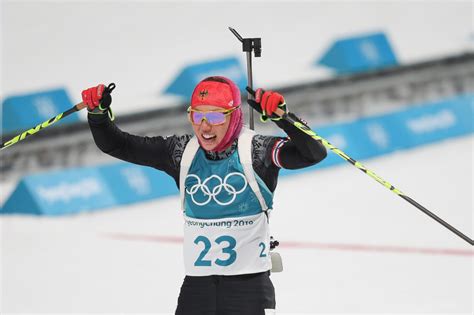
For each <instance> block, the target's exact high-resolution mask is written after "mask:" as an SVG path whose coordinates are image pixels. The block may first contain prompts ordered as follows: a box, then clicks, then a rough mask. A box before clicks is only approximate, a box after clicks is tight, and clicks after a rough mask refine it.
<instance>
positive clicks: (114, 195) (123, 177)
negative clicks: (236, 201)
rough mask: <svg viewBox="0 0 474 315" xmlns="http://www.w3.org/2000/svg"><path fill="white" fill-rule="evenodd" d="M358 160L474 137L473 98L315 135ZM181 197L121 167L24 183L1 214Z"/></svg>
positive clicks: (333, 161)
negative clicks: (471, 135)
mask: <svg viewBox="0 0 474 315" xmlns="http://www.w3.org/2000/svg"><path fill="white" fill-rule="evenodd" d="M314 130H315V131H316V132H317V133H318V134H319V135H321V136H322V137H323V138H325V139H327V140H328V141H329V142H330V143H332V144H333V145H335V146H336V147H338V148H339V149H341V150H342V151H344V152H345V153H346V154H348V155H349V156H351V157H352V158H354V159H356V160H363V159H367V158H371V157H375V156H379V155H383V154H387V153H390V152H393V151H396V150H400V149H407V148H412V147H416V146H420V145H423V144H428V143H432V142H436V141H439V140H443V139H448V138H451V137H456V136H460V135H466V134H470V133H473V132H474V94H467V95H461V96H458V97H454V98H451V99H447V100H443V101H439V102H436V103H431V104H427V105H423V106H412V107H409V108H407V109H405V110H402V111H398V112H395V113H390V114H386V115H380V116H374V117H367V118H363V119H359V120H355V121H352V122H347V123H341V124H333V125H329V126H322V127H318V128H315V129H314ZM341 163H347V162H346V161H345V160H343V159H342V158H340V157H339V156H337V155H336V154H331V153H329V154H328V157H327V158H326V159H325V160H324V161H322V162H321V163H319V164H317V165H315V166H312V167H309V168H305V169H302V170H296V171H295V170H291V171H290V170H282V171H281V173H280V174H281V175H290V174H297V173H300V172H307V171H310V170H314V169H319V168H325V167H330V166H333V165H337V164H341ZM176 193H178V190H177V188H176V183H175V182H174V181H173V180H172V179H171V177H169V176H168V175H166V174H165V173H163V172H160V171H157V170H155V169H152V168H148V167H143V166H138V165H133V164H129V163H124V162H119V163H114V164H111V165H104V166H98V167H95V168H77V169H70V170H66V171H60V172H52V173H46V174H39V175H32V176H27V177H24V178H23V179H22V180H21V181H20V183H19V184H18V185H17V187H16V189H15V191H14V192H13V194H12V195H11V196H10V198H9V199H8V200H7V202H6V203H5V205H4V206H3V209H0V213H28V214H41V215H57V214H69V213H76V212H80V211H90V210H94V209H99V208H106V207H112V206H119V205H124V204H130V203H134V202H139V201H144V200H150V199H155V198H159V197H163V196H168V195H173V194H176Z"/></svg>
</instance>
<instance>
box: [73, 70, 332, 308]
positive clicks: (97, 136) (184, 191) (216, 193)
mask: <svg viewBox="0 0 474 315" xmlns="http://www.w3.org/2000/svg"><path fill="white" fill-rule="evenodd" d="M104 89H105V86H104V85H102V84H100V85H98V86H96V87H92V88H89V89H87V90H84V91H83V92H82V99H83V102H84V103H85V104H86V105H87V107H88V110H89V115H88V120H89V126H90V129H91V131H92V135H93V137H94V141H95V143H96V144H97V146H98V147H99V148H100V149H101V150H102V151H103V152H105V153H107V154H109V155H111V156H113V157H116V158H118V159H121V160H124V161H127V162H131V163H135V164H140V165H145V166H151V167H154V168H156V169H157V170H160V171H164V172H166V173H167V174H168V175H169V176H171V177H172V178H173V179H174V180H175V182H176V185H177V186H178V188H179V189H180V197H181V199H180V201H181V204H180V205H181V210H182V211H183V218H184V265H185V274H186V276H185V278H184V281H183V284H182V286H181V291H180V294H179V297H178V305H177V308H176V314H185V315H193V314H206V315H207V314H216V315H227V314H245V315H253V314H272V313H274V309H275V304H276V303H275V290H274V287H273V285H272V282H271V280H270V269H271V267H272V266H271V260H270V254H269V244H270V236H269V226H268V223H269V217H268V213H269V211H270V210H271V209H272V208H273V192H274V191H275V188H276V185H277V179H278V173H279V170H280V169H281V168H286V169H299V168H303V167H307V166H310V165H313V164H315V163H318V162H320V161H321V160H323V159H324V158H325V157H326V149H325V148H324V146H323V145H322V144H321V143H320V142H318V141H315V140H313V139H312V138H311V137H310V136H308V135H306V134H304V133H302V132H300V131H299V130H298V129H297V128H296V127H294V126H293V125H291V124H290V123H288V122H286V121H285V120H281V119H280V120H279V119H278V117H276V116H275V114H274V113H275V111H276V110H277V109H278V108H280V109H283V110H285V111H286V104H285V102H284V99H283V97H282V95H280V94H278V93H276V92H271V91H267V92H264V91H263V90H261V89H259V90H257V92H256V99H255V102H256V103H257V104H260V107H261V109H262V114H263V115H265V116H266V117H272V120H274V121H275V123H276V124H277V125H278V126H279V127H280V128H281V129H283V130H284V131H285V132H286V134H287V135H288V137H286V138H283V137H274V136H263V135H258V134H255V133H254V132H253V131H251V130H249V129H247V128H246V127H244V126H243V114H242V108H241V97H240V92H239V89H238V88H237V86H236V85H235V84H234V83H233V82H232V81H231V80H229V79H227V78H224V77H219V76H214V77H208V78H206V79H204V80H202V81H201V82H200V83H199V84H198V85H197V86H196V88H195V89H194V92H193V93H192V96H191V102H190V106H189V108H188V110H187V112H188V118H189V121H190V123H191V125H192V128H193V131H194V134H193V135H191V134H187V135H181V136H177V135H173V136H168V137H161V136H156V137H142V136H136V135H131V134H128V133H126V132H123V131H121V130H120V129H119V128H118V127H117V126H116V125H115V124H114V123H113V121H112V119H110V117H111V116H110V115H109V114H110V112H109V110H110V109H109V108H108V107H106V106H101V99H102V96H103V95H104ZM249 102H250V101H249ZM108 105H109V104H108ZM288 115H289V116H291V117H292V118H293V119H295V120H298V121H299V119H298V118H297V117H296V116H294V115H293V114H291V113H288Z"/></svg>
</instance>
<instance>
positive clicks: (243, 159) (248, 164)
mask: <svg viewBox="0 0 474 315" xmlns="http://www.w3.org/2000/svg"><path fill="white" fill-rule="evenodd" d="M254 135H255V132H254V131H252V130H250V129H247V128H243V129H242V133H241V134H240V136H239V143H238V146H237V148H238V152H239V158H240V163H241V164H242V167H243V169H244V173H245V177H246V178H247V181H248V184H249V186H250V188H252V190H253V192H254V193H255V195H256V196H257V199H258V201H259V203H260V206H261V207H262V211H267V210H268V207H267V203H266V202H265V198H263V195H262V192H261V191H260V187H259V186H258V183H257V179H256V178H255V172H254V170H253V165H252V140H253V137H254Z"/></svg>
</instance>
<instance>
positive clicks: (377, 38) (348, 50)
mask: <svg viewBox="0 0 474 315" xmlns="http://www.w3.org/2000/svg"><path fill="white" fill-rule="evenodd" d="M316 64H317V65H323V66H327V67H329V68H331V69H333V70H334V71H335V72H336V73H338V74H348V73H357V72H362V71H369V70H374V69H380V68H385V67H389V66H396V65H398V61H397V57H396V56H395V53H394V51H393V49H392V46H391V44H390V42H389V40H388V38H387V36H386V35H385V34H384V33H383V32H378V33H372V34H364V35H360V36H355V37H346V38H341V39H338V40H336V41H335V42H334V43H333V44H332V45H331V46H330V47H329V49H328V50H327V51H326V52H325V53H324V55H323V56H322V57H321V58H320V59H318V60H317V61H316Z"/></svg>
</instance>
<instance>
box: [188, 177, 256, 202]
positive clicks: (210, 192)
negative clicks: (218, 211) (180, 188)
mask: <svg viewBox="0 0 474 315" xmlns="http://www.w3.org/2000/svg"><path fill="white" fill-rule="evenodd" d="M233 176H237V177H241V178H242V179H243V182H244V185H243V187H242V188H240V189H238V190H237V189H236V188H235V187H234V186H232V185H230V184H229V183H228V182H227V181H228V180H229V179H230V178H231V177H233ZM188 178H195V179H196V180H197V183H196V184H194V185H193V186H191V188H189V190H188V188H186V192H187V193H188V194H189V195H190V196H191V199H192V201H193V202H194V203H195V204H196V205H198V206H205V205H207V204H208V203H209V202H210V201H211V200H214V201H215V202H216V203H217V204H218V205H221V206H227V205H230V204H231V203H233V202H234V200H235V198H236V197H237V195H238V194H240V193H242V192H243V191H244V190H245V188H247V179H246V178H245V176H244V175H243V174H241V173H236V172H234V173H229V174H227V176H226V177H224V180H222V178H221V177H219V176H218V175H211V176H209V177H208V178H206V179H205V180H204V181H203V182H202V183H201V179H200V178H199V177H198V176H197V175H194V174H189V175H188V176H186V180H187V179H188ZM212 179H216V180H217V181H218V182H219V184H218V185H216V186H215V187H213V188H212V189H210V188H209V186H208V183H209V181H211V180H212ZM223 190H224V191H225V192H227V194H228V195H231V196H232V197H231V198H230V200H228V201H220V200H218V199H217V196H218V195H219V194H220V193H221V192H222V191H223ZM198 191H200V192H202V194H203V195H204V196H206V199H205V200H204V201H201V202H200V201H197V200H196V199H195V198H194V195H195V194H196V193H198Z"/></svg>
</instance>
